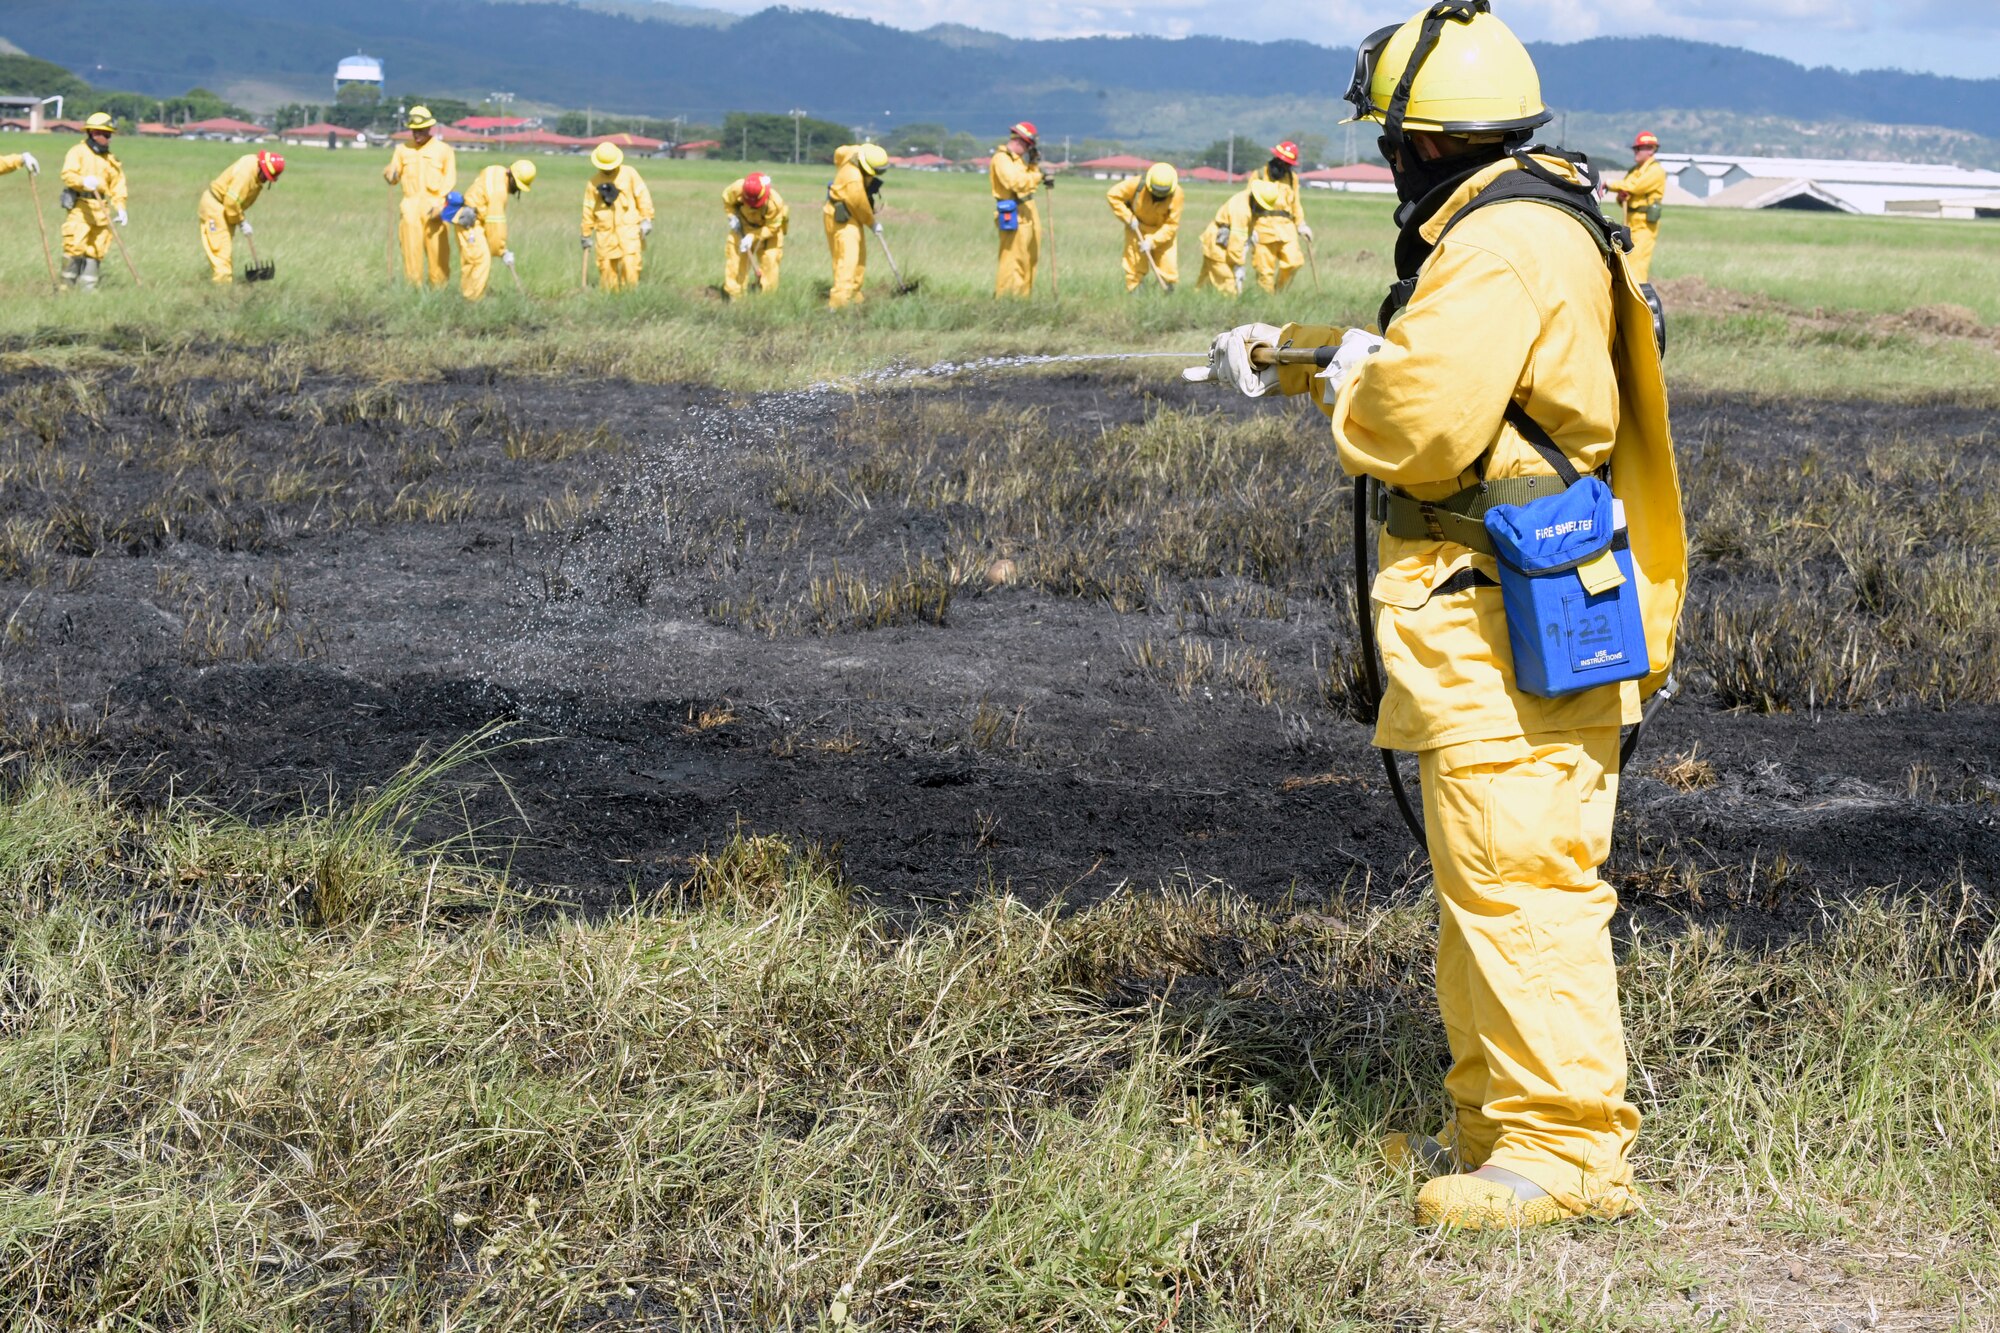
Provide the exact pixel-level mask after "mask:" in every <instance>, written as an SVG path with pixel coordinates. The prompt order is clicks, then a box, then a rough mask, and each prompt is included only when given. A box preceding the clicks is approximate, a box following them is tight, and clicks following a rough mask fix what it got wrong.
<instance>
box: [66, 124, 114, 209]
mask: <svg viewBox="0 0 2000 1333" xmlns="http://www.w3.org/2000/svg"><path fill="white" fill-rule="evenodd" d="M85 176H95V177H97V180H98V186H97V194H98V197H99V198H100V199H101V200H102V201H103V202H104V203H105V204H108V205H110V207H112V208H113V209H119V208H123V207H125V203H126V198H125V168H124V166H123V165H121V164H120V163H119V161H118V159H117V158H116V157H114V156H112V155H111V154H110V153H106V154H104V155H103V156H102V157H100V156H98V155H97V154H96V153H93V152H92V151H91V150H90V143H89V142H88V141H87V140H86V141H84V142H82V143H79V144H76V145H74V146H73V147H72V148H71V149H70V150H69V152H68V153H66V154H65V155H64V156H63V167H62V183H63V185H64V186H65V187H67V188H69V189H71V190H74V191H76V192H77V193H78V194H79V195H81V194H83V193H85V190H84V187H83V178H84V177H85Z"/></svg>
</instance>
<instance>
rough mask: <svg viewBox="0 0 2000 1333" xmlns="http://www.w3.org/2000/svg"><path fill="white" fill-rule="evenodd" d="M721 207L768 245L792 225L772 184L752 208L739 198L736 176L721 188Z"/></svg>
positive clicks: (740, 189) (745, 231) (740, 191)
mask: <svg viewBox="0 0 2000 1333" xmlns="http://www.w3.org/2000/svg"><path fill="white" fill-rule="evenodd" d="M862 193H863V194H864V195H865V194H866V193H867V191H866V190H865V189H864V190H863V191H862ZM722 208H723V211H724V212H726V213H728V214H729V215H730V216H731V217H733V218H735V219H736V220H737V221H738V222H739V223H741V224H742V226H743V234H744V235H745V236H748V237H750V238H751V239H752V240H754V241H756V242H758V243H759V244H761V245H769V244H770V243H771V242H772V241H775V240H777V239H778V238H779V237H781V236H783V235H784V234H785V233H786V232H788V231H790V230H791V229H792V211H791V210H790V209H789V208H787V207H785V197H784V196H783V195H781V194H779V193H778V190H777V187H776V186H772V187H771V194H770V198H768V199H766V200H765V201H764V206H763V207H762V208H752V207H750V206H749V205H748V204H746V203H744V202H743V182H742V181H740V180H739V181H737V182H735V183H734V184H732V185H730V186H729V188H728V189H726V190H724V191H723V192H722Z"/></svg>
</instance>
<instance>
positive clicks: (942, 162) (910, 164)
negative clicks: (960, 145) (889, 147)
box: [889, 153, 956, 171]
mask: <svg viewBox="0 0 2000 1333" xmlns="http://www.w3.org/2000/svg"><path fill="white" fill-rule="evenodd" d="M889 165H890V166H892V167H901V168H902V169H903V170H905V171H943V170H945V169H946V168H948V167H951V166H954V165H956V164H955V163H953V162H952V160H951V159H950V158H948V157H940V156H939V155H938V154H936V153H917V154H914V155H912V156H910V157H892V158H890V159H889Z"/></svg>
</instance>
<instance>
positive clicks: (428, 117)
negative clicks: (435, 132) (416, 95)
mask: <svg viewBox="0 0 2000 1333" xmlns="http://www.w3.org/2000/svg"><path fill="white" fill-rule="evenodd" d="M437 123H438V121H437V117H436V116H433V115H432V114H431V109H430V108H429V107H427V106H413V107H411V108H410V116H409V119H408V120H405V121H404V122H403V128H404V129H407V130H427V129H429V128H430V127H431V126H433V125H435V124H437Z"/></svg>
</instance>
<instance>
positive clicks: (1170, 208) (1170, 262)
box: [1104, 176, 1187, 292]
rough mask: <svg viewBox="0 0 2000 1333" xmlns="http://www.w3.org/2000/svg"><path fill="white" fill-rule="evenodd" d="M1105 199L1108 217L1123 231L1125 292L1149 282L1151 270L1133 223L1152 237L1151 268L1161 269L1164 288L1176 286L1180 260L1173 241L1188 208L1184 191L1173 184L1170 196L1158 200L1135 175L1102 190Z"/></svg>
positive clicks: (1179, 276)
mask: <svg viewBox="0 0 2000 1333" xmlns="http://www.w3.org/2000/svg"><path fill="white" fill-rule="evenodd" d="M1104 198H1105V200H1106V201H1107V202H1108V203H1109V204H1110V205H1111V215H1112V216H1113V217H1115V218H1117V219H1118V225H1119V226H1121V227H1123V228H1124V229H1125V290H1126V291H1128V292H1129V291H1131V290H1132V289H1133V288H1134V287H1137V286H1138V285H1139V284H1140V283H1142V282H1150V281H1151V280H1152V270H1151V269H1149V268H1148V267H1147V266H1146V256H1145V254H1144V253H1143V252H1141V250H1140V249H1139V237H1138V236H1137V235H1135V234H1133V231H1132V224H1133V223H1134V222H1136V223H1138V224H1139V231H1140V232H1141V233H1143V234H1145V235H1147V236H1150V237H1152V238H1153V267H1154V268H1157V269H1159V270H1160V276H1161V277H1162V278H1164V279H1166V282H1167V286H1169V287H1172V286H1174V285H1175V284H1176V283H1178V282H1179V281H1180V280H1181V261H1180V252H1179V247H1178V246H1177V245H1176V244H1175V238H1176V237H1178V236H1179V235H1180V231H1181V210H1182V209H1184V208H1185V207H1186V206H1187V193H1186V191H1184V190H1182V189H1181V187H1180V186H1178V185H1176V186H1175V187H1174V192H1173V193H1172V194H1170V195H1168V196H1167V197H1166V198H1164V199H1160V198H1157V197H1155V196H1154V194H1153V192H1152V191H1151V190H1149V189H1147V188H1146V178H1145V177H1144V176H1134V177H1132V178H1131V179H1130V180H1122V181H1119V182H1118V183H1117V184H1116V185H1114V186H1112V187H1111V188H1110V189H1109V190H1107V191H1105V194H1104Z"/></svg>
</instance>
